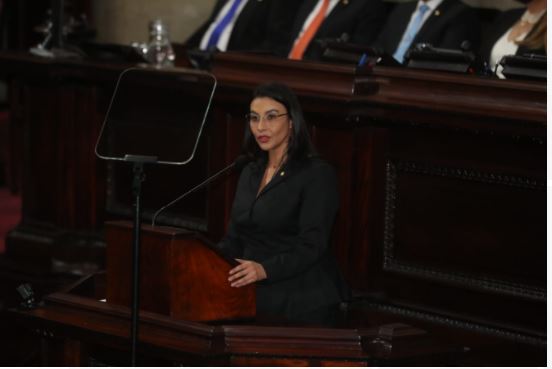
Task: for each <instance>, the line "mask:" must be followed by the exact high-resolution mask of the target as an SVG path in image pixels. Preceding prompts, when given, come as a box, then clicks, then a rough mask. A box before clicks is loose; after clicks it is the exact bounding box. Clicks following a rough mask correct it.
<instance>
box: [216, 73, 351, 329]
mask: <svg viewBox="0 0 552 369" xmlns="http://www.w3.org/2000/svg"><path fill="white" fill-rule="evenodd" d="M253 96H254V97H253V100H252V101H251V106H250V113H249V114H248V118H247V121H248V125H249V127H248V128H247V129H246V134H245V141H244V151H245V152H246V153H247V154H248V155H251V156H252V157H254V158H255V160H254V161H253V162H251V163H249V164H248V165H247V166H246V167H245V168H244V170H243V171H242V173H241V175H240V179H239V182H238V187H237V190H236V195H235V198H234V204H233V207H232V213H231V221H230V225H229V229H228V232H227V234H226V236H225V238H224V239H223V240H222V241H221V242H220V243H219V245H218V247H219V248H220V249H221V250H222V251H223V252H224V253H225V254H226V255H228V256H231V257H234V258H236V259H237V260H238V261H239V262H240V265H239V266H237V267H235V268H233V269H232V270H231V271H230V275H229V283H230V284H231V286H232V287H237V288H239V287H242V286H245V285H248V284H251V283H256V285H257V286H256V293H257V313H258V315H260V316H264V317H267V316H268V317H283V318H287V319H290V320H294V321H301V322H313V323H314V322H317V323H323V322H325V321H327V320H328V319H330V318H331V314H332V312H335V311H337V308H338V305H339V303H340V302H341V301H342V300H343V298H344V296H346V291H347V290H346V287H345V285H344V284H343V282H342V279H341V277H340V274H339V271H338V269H337V265H336V262H335V260H334V258H333V256H332V252H331V250H330V247H329V238H330V233H331V230H332V226H333V222H334V218H335V215H336V212H337V208H338V193H337V179H336V174H335V171H334V169H333V168H332V167H331V166H330V165H329V164H328V163H326V162H325V161H323V160H322V159H320V158H318V157H317V156H316V155H315V152H314V149H313V146H312V144H311V142H310V139H309V136H308V132H307V128H306V126H305V122H304V118H303V114H302V111H301V107H300V105H299V103H298V101H297V98H296V96H295V95H294V94H293V92H292V91H291V90H290V89H289V88H288V87H287V86H285V85H281V84H275V83H270V84H265V85H261V86H259V87H258V88H257V89H256V90H255V92H254V95H253Z"/></svg>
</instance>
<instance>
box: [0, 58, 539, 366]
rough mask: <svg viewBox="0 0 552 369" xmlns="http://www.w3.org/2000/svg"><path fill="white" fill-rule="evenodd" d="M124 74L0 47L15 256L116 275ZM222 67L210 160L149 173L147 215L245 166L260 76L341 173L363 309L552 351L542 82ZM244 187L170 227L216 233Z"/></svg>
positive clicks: (300, 66) (122, 207)
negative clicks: (17, 201) (111, 120)
mask: <svg viewBox="0 0 552 369" xmlns="http://www.w3.org/2000/svg"><path fill="white" fill-rule="evenodd" d="M126 66H127V65H124V64H105V63H97V62H95V63H93V62H86V61H61V60H60V61H51V60H43V59H38V58H34V57H30V56H27V55H23V54H14V53H2V54H0V75H2V76H3V77H4V78H6V79H8V80H9V81H10V86H11V87H12V88H11V91H16V92H17V93H16V94H11V95H10V98H11V101H12V106H11V109H12V116H13V117H14V119H13V124H14V125H15V127H16V128H17V129H18V132H20V133H21V136H20V137H21V142H22V147H21V150H20V152H21V156H22V157H21V162H22V163H23V185H22V188H23V220H22V222H21V224H20V225H19V226H18V227H17V228H16V229H15V230H14V231H13V232H12V233H11V234H10V236H9V237H8V240H7V242H8V255H9V256H10V257H12V258H14V259H18V258H20V259H21V258H22V259H25V260H28V259H29V258H31V256H30V255H33V257H32V258H34V259H35V261H36V262H37V263H39V264H40V263H42V264H45V265H51V263H52V260H56V261H63V262H64V263H65V264H63V265H65V266H66V267H68V268H72V270H74V271H75V270H76V271H79V270H80V271H82V269H83V265H90V262H92V265H95V266H96V267H95V268H96V269H101V268H103V267H104V265H105V251H104V245H105V240H104V237H103V235H102V230H103V224H104V222H105V221H106V220H109V219H118V218H121V217H125V216H128V217H129V218H130V206H131V202H130V200H129V198H128V193H129V192H130V191H129V190H130V173H129V169H128V168H121V167H120V166H115V165H111V164H106V163H104V162H102V161H100V160H99V159H97V158H96V157H95V156H94V155H93V148H94V145H95V141H96V138H97V135H98V133H99V129H100V127H101V123H102V121H103V116H104V114H105V112H106V110H107V104H108V102H109V99H110V97H111V93H112V91H113V87H114V83H115V80H116V78H117V76H118V74H119V73H120V71H122V70H123V69H124V68H125V67H126ZM212 71H213V73H214V74H215V76H216V77H217V79H218V82H219V87H218V90H217V93H216V95H215V102H214V105H213V107H212V112H211V114H210V116H209V121H208V126H207V130H206V132H205V136H204V138H203V139H202V142H201V143H200V147H199V148H198V150H199V151H198V160H197V161H196V162H195V163H194V165H193V166H190V167H187V168H183V169H181V170H173V171H171V170H159V171H156V172H154V173H151V174H149V175H148V177H147V179H146V182H145V191H147V196H146V197H145V198H146V199H147V200H146V203H145V216H146V218H147V217H148V216H151V213H152V211H153V210H156V209H157V208H158V207H159V206H161V205H163V204H164V203H165V202H166V201H167V199H172V198H174V197H176V196H178V195H179V194H181V193H182V192H184V191H185V190H186V189H188V188H190V187H191V186H192V185H194V184H196V183H198V182H200V181H201V180H202V179H203V178H205V177H206V176H207V175H208V174H210V173H214V172H216V171H217V170H219V169H221V168H222V167H224V166H225V165H227V164H228V163H230V162H232V161H233V160H234V159H235V157H236V156H237V155H238V153H239V151H240V144H241V139H242V135H243V130H244V128H245V124H244V120H243V116H244V114H245V113H246V112H247V109H248V103H249V99H250V95H251V91H252V89H253V88H254V87H255V86H256V85H257V84H259V83H261V82H264V81H269V80H278V81H281V82H285V83H288V84H289V85H290V86H291V87H292V88H293V89H294V90H295V91H296V92H297V94H298V96H299V99H300V102H301V104H302V106H303V107H304V110H305V116H306V119H307V122H308V125H309V129H310V131H311V135H312V137H313V141H314V143H315V145H316V147H317V149H318V150H319V151H320V153H321V154H322V155H323V156H324V157H325V158H326V159H327V160H328V161H329V162H331V163H332V164H333V165H334V166H335V167H336V169H337V173H338V178H339V191H340V209H339V213H338V217H337V220H336V223H335V227H334V232H333V242H332V245H333V248H334V251H335V253H336V257H337V259H338V262H339V264H340V266H341V269H342V271H343V273H344V275H345V277H346V279H347V281H348V282H349V284H350V285H351V286H352V287H353V290H354V292H355V298H356V300H355V301H359V302H361V303H363V304H368V305H367V306H370V309H372V310H374V309H375V310H378V311H383V312H386V313H392V314H395V315H396V316H400V317H402V318H403V319H407V318H408V319H415V320H417V321H423V322H426V323H428V324H436V325H440V326H444V327H455V328H456V329H458V332H472V333H474V334H476V333H477V334H487V333H488V334H490V335H491V336H494V337H498V338H501V339H504V340H506V341H508V342H511V343H512V344H518V343H519V344H523V345H529V346H530V347H532V348H535V350H537V351H538V352H542V351H539V350H543V349H544V347H545V346H546V328H545V327H546V261H545V260H546V258H545V257H546V228H545V220H546V205H545V199H546V187H545V180H546V159H545V157H546V156H545V155H546V85H545V84H542V83H535V82H524V81H500V80H493V79H487V78H481V77H476V76H463V75H455V74H447V73H439V72H429V71H421V70H405V69H394V68H385V67H376V68H375V69H374V70H373V71H370V70H362V71H357V70H355V68H354V67H352V66H343V65H332V64H322V63H307V62H296V61H289V60H278V59H273V58H269V57H261V56H253V55H240V54H231V53H228V54H219V55H218V56H217V57H216V58H215V60H214V63H213V70H212ZM236 179H237V177H236V175H235V174H231V175H228V176H227V177H226V178H224V179H223V180H220V181H218V182H215V183H214V184H212V185H211V186H210V187H209V188H208V189H207V190H205V191H202V192H198V193H196V194H194V195H193V196H191V197H190V198H188V199H186V200H184V201H183V202H182V203H180V204H179V205H177V206H176V207H174V208H172V209H171V210H170V211H168V212H167V213H166V214H165V217H164V218H163V219H162V221H161V223H163V224H166V225H172V226H185V227H187V228H189V229H192V230H195V231H201V232H203V233H204V234H205V235H206V236H207V237H208V238H210V239H211V240H212V241H216V240H218V239H219V238H220V237H221V236H222V235H223V234H224V230H225V227H226V223H227V220H228V218H229V212H230V208H231V203H232V198H233V192H234V189H235V185H236ZM167 184H168V185H169V187H168V188H167ZM127 189H128V191H127ZM55 265H59V263H57V264H55ZM472 339H473V338H472ZM512 352H514V353H515V351H512ZM515 355H517V356H516V357H517V358H521V359H524V358H525V359H527V360H529V359H528V355H526V356H524V354H523V353H517V354H515ZM499 356H500V355H498V354H496V356H493V355H491V357H494V358H495V359H497V358H498V357H499ZM535 357H538V355H537V356H535ZM491 361H492V360H491ZM521 362H522V363H523V360H522V361H521Z"/></svg>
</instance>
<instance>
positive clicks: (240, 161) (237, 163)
mask: <svg viewBox="0 0 552 369" xmlns="http://www.w3.org/2000/svg"><path fill="white" fill-rule="evenodd" d="M251 160H253V158H252V157H250V156H248V155H240V156H238V157H237V158H236V160H234V162H233V163H232V164H230V165H228V166H227V167H225V168H223V169H221V170H219V171H218V172H217V173H215V174H213V175H212V176H210V177H208V178H207V179H206V180H204V181H203V182H201V183H200V184H198V185H196V186H195V187H193V188H192V189H190V190H188V191H186V192H184V193H183V194H182V195H180V196H178V197H177V198H176V199H174V200H173V201H171V202H169V203H168V204H166V205H164V206H162V207H161V208H160V209H159V210H157V211H156V212H155V213H154V214H153V218H152V219H151V225H152V227H155V220H156V219H157V216H158V215H159V214H160V213H161V212H162V211H163V210H165V209H167V208H168V207H169V206H172V205H174V204H176V203H177V202H178V201H180V200H182V199H183V198H184V197H186V196H188V195H189V194H191V193H193V192H195V191H197V190H199V189H200V188H203V187H205V186H206V185H208V184H209V183H211V182H212V181H214V180H215V179H217V178H218V177H220V176H221V175H223V174H224V173H226V172H228V171H229V170H230V169H234V168H235V169H236V170H238V171H240V170H242V169H243V168H244V167H245V165H246V164H247V163H249V162H250V161H251Z"/></svg>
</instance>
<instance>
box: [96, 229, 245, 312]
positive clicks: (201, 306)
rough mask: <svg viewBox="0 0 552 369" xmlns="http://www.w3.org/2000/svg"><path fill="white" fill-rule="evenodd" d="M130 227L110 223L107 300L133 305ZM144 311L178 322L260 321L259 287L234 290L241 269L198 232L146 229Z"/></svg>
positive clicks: (142, 283)
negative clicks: (232, 278)
mask: <svg viewBox="0 0 552 369" xmlns="http://www.w3.org/2000/svg"><path fill="white" fill-rule="evenodd" d="M132 235H133V229H132V224H131V223H130V222H109V223H107V224H106V241H107V268H106V272H107V292H106V298H107V301H108V302H109V303H111V304H118V305H122V306H127V307H128V306H131V289H130V288H129V286H131V285H132V282H131V275H132V266H131V265H130V264H129V260H132V251H131V250H132V242H133V241H132ZM140 254H141V260H142V262H141V264H140V282H139V283H140V296H141V298H140V308H141V309H144V310H146V311H151V312H155V313H159V314H164V315H167V316H170V317H172V318H175V319H180V320H191V321H213V320H229V319H243V318H251V317H254V316H255V286H254V285H250V286H248V287H245V288H240V289H236V288H232V287H230V285H229V283H228V272H229V271H230V269H231V268H232V267H233V266H235V265H236V262H235V261H233V260H227V259H225V258H224V256H223V255H221V254H219V253H217V249H213V248H211V247H209V246H208V245H207V244H205V243H204V242H202V241H201V240H200V239H198V238H197V237H196V236H195V235H194V234H193V233H190V232H187V231H183V230H182V229H175V228H169V227H151V226H148V225H144V226H143V227H142V230H141V244H140Z"/></svg>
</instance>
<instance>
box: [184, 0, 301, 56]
mask: <svg viewBox="0 0 552 369" xmlns="http://www.w3.org/2000/svg"><path fill="white" fill-rule="evenodd" d="M301 3H302V0H217V2H216V4H215V7H214V8H213V11H212V13H211V16H210V17H209V19H207V21H206V22H205V23H204V24H203V25H202V26H201V27H200V28H199V29H198V30H197V31H196V32H194V33H193V34H192V36H190V38H189V39H188V40H187V41H186V42H185V46H186V48H192V49H193V48H199V49H202V50H207V49H215V48H216V49H218V50H220V51H261V52H269V53H274V54H282V53H283V51H284V49H285V48H286V47H287V44H288V42H289V38H290V37H291V34H290V28H291V25H292V22H293V19H294V17H295V14H296V12H297V9H298V8H299V6H300V5H301ZM217 28H218V29H217ZM213 34H215V36H213ZM217 35H218V37H217Z"/></svg>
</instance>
